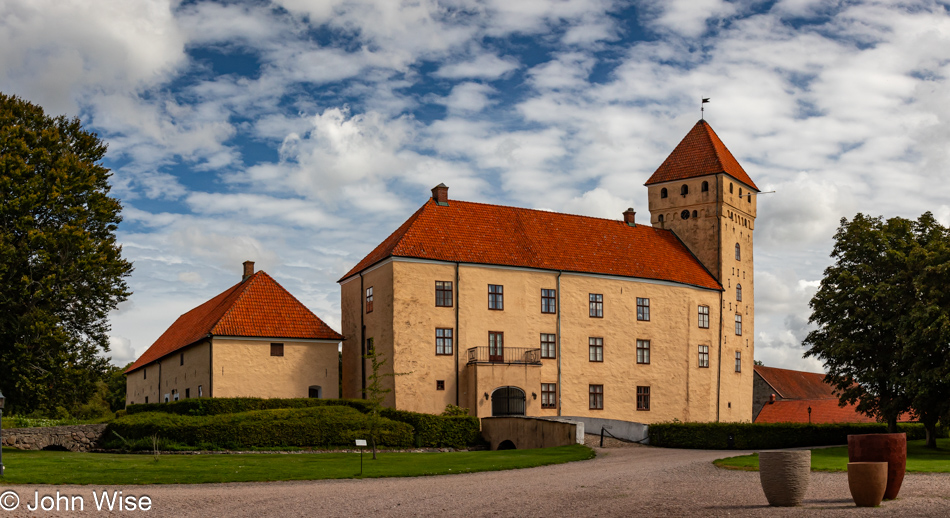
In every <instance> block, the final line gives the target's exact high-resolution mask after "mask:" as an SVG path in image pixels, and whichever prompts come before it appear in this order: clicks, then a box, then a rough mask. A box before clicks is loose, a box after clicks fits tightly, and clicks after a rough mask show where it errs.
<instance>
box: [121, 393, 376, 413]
mask: <svg viewBox="0 0 950 518" xmlns="http://www.w3.org/2000/svg"><path fill="white" fill-rule="evenodd" d="M325 406H348V407H352V408H355V409H357V410H359V411H360V412H362V413H364V414H365V413H366V412H368V411H369V403H368V402H367V401H366V400H363V399H317V398H288V399H263V398H251V397H243V398H242V397H239V398H197V399H195V398H189V399H182V400H180V401H172V402H169V403H149V404H138V405H129V406H127V407H125V410H126V413H128V414H139V413H142V412H163V413H168V414H178V415H192V416H203V415H220V414H239V413H241V412H251V411H254V410H276V409H280V408H313V407H325Z"/></svg>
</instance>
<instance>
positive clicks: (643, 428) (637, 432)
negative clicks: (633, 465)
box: [557, 416, 650, 444]
mask: <svg viewBox="0 0 950 518" xmlns="http://www.w3.org/2000/svg"><path fill="white" fill-rule="evenodd" d="M557 419H560V420H562V421H572V422H578V423H583V424H584V428H585V430H586V432H587V433H589V434H594V435H600V430H601V428H603V429H605V430H607V432H608V434H609V435H607V437H616V438H617V439H621V440H624V441H630V442H639V443H641V444H650V441H649V440H648V439H649V435H648V434H647V432H648V430H649V429H650V426H649V425H645V424H643V423H635V422H633V421H620V420H618V419H601V418H599V417H573V416H562V417H558V418H557Z"/></svg>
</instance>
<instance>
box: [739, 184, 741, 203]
mask: <svg viewBox="0 0 950 518" xmlns="http://www.w3.org/2000/svg"><path fill="white" fill-rule="evenodd" d="M739 199H740V200H741V199H742V187H739Z"/></svg>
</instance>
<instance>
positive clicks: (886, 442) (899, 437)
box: [848, 433, 907, 500]
mask: <svg viewBox="0 0 950 518" xmlns="http://www.w3.org/2000/svg"><path fill="white" fill-rule="evenodd" d="M848 462H886V463H887V489H885V490H884V500H893V499H895V498H897V493H899V492H900V490H901V483H902V482H903V481H904V470H905V469H906V467H907V434H906V433H869V434H863V435H849V436H848Z"/></svg>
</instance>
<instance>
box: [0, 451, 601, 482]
mask: <svg viewBox="0 0 950 518" xmlns="http://www.w3.org/2000/svg"><path fill="white" fill-rule="evenodd" d="M377 456H378V457H379V458H378V460H375V461H374V460H372V454H371V453H364V454H363V477H415V476H424V475H447V474H454V473H472V472H476V471H498V470H505V469H517V468H530V467H534V466H546V465H549V464H561V463H564V462H572V461H577V460H585V459H592V458H593V457H594V452H593V450H591V449H590V448H588V447H586V446H581V445H571V446H561V447H559V448H546V449H539V450H505V451H473V452H452V453H387V452H383V453H379V454H378V455H377ZM3 463H4V464H5V465H6V475H5V476H4V477H3V478H0V481H2V482H3V483H5V484H96V485H107V484H108V485H127V484H202V483H210V482H263V481H274V480H320V479H332V478H359V476H360V455H359V453H321V454H309V453H308V454H243V455H226V454H213V455H161V456H159V457H158V460H156V459H155V457H154V456H152V455H119V454H105V453H72V452H54V451H20V450H12V449H6V448H4V450H3Z"/></svg>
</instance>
